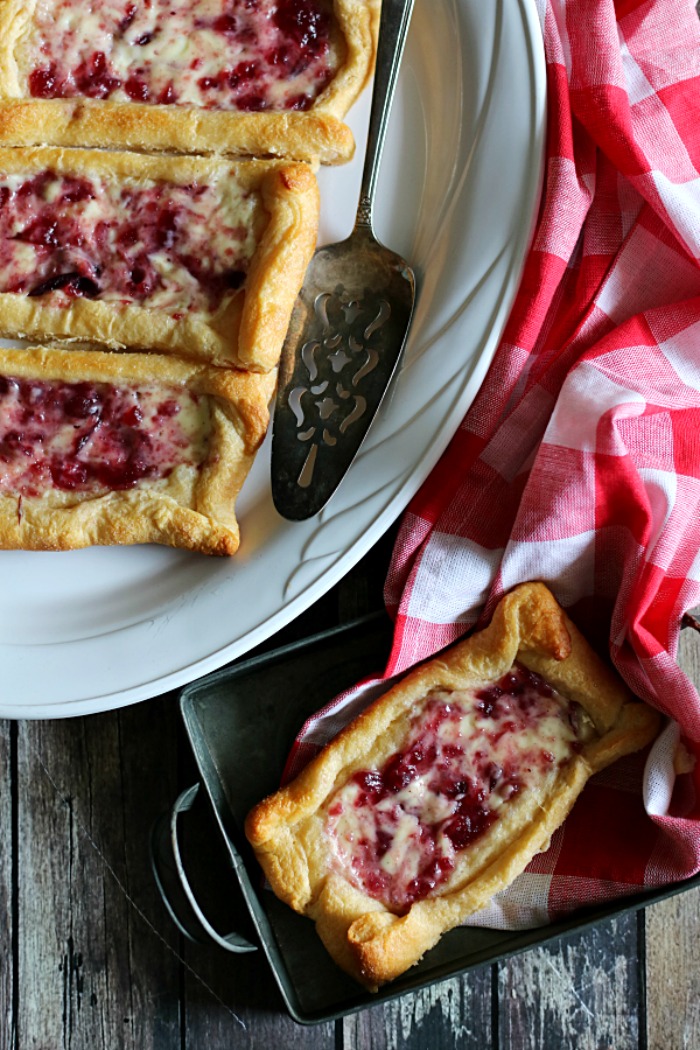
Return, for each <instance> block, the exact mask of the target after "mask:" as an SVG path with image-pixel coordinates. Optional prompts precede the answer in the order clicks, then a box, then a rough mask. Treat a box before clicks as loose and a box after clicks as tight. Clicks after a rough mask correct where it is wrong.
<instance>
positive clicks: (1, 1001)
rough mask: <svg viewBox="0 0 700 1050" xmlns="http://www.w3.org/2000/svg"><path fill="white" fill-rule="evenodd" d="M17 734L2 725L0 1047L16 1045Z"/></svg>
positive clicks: (0, 770) (0, 738)
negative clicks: (14, 775) (14, 778)
mask: <svg viewBox="0 0 700 1050" xmlns="http://www.w3.org/2000/svg"><path fill="white" fill-rule="evenodd" d="M15 748H16V730H15V727H14V726H13V725H12V724H11V723H10V722H2V723H0V828H2V835H0V946H2V954H1V955H0V1046H7V1047H8V1048H9V1047H12V1046H13V1045H14V1042H15V1021H16V1018H15V1010H14V1002H13V996H14V991H15V987H14V966H13V949H14V935H15V928H14V909H13V874H14V856H13V854H14V849H15V845H16V828H15V826H14V814H15V807H14V805H13V796H12V766H13V753H14V752H15Z"/></svg>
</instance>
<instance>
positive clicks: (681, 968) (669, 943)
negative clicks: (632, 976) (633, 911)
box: [646, 889, 700, 1050]
mask: <svg viewBox="0 0 700 1050" xmlns="http://www.w3.org/2000/svg"><path fill="white" fill-rule="evenodd" d="M646 984H647V1033H646V1034H647V1046H648V1050H695V1048H696V1047H698V1046H700V890H697V889H695V890H690V891H688V892H686V893H683V894H681V895H679V896H677V897H672V898H670V899H669V900H667V901H662V902H661V903H659V904H655V905H654V906H653V907H651V908H648V909H647V912H646Z"/></svg>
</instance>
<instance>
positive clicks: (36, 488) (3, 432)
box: [0, 376, 202, 496]
mask: <svg viewBox="0 0 700 1050" xmlns="http://www.w3.org/2000/svg"><path fill="white" fill-rule="evenodd" d="M187 403H196V398H195V397H194V395H190V394H189V393H187V392H182V391H178V393H177V394H176V395H175V394H173V395H172V396H166V397H165V398H164V397H163V391H162V390H161V391H151V390H150V389H147V390H145V391H139V390H136V389H134V388H131V387H116V386H112V385H110V384H107V383H88V382H81V383H61V382H58V381H39V380H27V379H18V378H13V377H8V376H2V377H0V491H5V492H11V493H13V494H14V495H21V496H37V495H41V494H42V492H43V491H45V490H46V489H47V488H55V489H61V490H63V491H69V492H72V491H90V492H96V491H103V490H123V489H130V488H133V487H134V486H135V485H136V484H138V482H139V481H142V480H144V479H154V478H162V477H167V476H168V475H169V474H170V473H171V472H172V470H173V468H174V467H175V466H176V465H177V464H178V463H181V462H193V461H195V460H197V461H198V459H199V458H201V454H202V453H201V451H200V452H197V451H196V450H195V449H194V447H193V446H192V444H191V442H189V440H188V438H187V436H186V434H185V432H184V431H183V429H182V426H181V425H180V423H179V422H178V418H177V417H178V415H179V413H180V411H181V409H182V407H183V405H185V404H187Z"/></svg>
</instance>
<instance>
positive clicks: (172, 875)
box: [151, 614, 700, 1024]
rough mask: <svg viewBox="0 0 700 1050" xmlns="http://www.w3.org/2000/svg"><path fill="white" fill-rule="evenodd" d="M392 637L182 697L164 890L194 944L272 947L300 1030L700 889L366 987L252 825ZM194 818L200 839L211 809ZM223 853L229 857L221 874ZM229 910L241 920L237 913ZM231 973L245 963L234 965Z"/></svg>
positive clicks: (264, 665) (352, 633)
mask: <svg viewBox="0 0 700 1050" xmlns="http://www.w3.org/2000/svg"><path fill="white" fill-rule="evenodd" d="M390 639H391V626H390V623H389V621H388V619H387V618H386V617H385V616H384V615H383V614H381V615H379V616H372V617H368V618H365V619H363V620H360V621H356V622H354V623H352V624H350V625H348V626H345V627H341V628H336V629H334V630H331V631H327V632H324V633H323V634H319V635H315V636H314V637H312V638H309V639H307V640H306V641H304V642H300V643H295V644H293V645H288V646H285V647H284V648H282V649H278V650H275V651H274V652H271V653H268V654H265V655H263V656H259V657H255V658H253V659H250V660H246V661H244V662H240V663H237V664H235V665H233V666H231V667H228V668H225V669H224V670H222V671H218V672H216V673H215V674H212V675H209V676H208V677H206V678H203V679H201V680H200V681H198V682H195V683H193V684H192V685H189V686H187V687H186V688H185V689H184V690H183V691H182V693H181V696H180V710H181V713H182V718H183V722H184V726H185V731H186V733H187V737H188V739H189V743H190V745H191V747H192V752H193V755H194V759H195V763H196V766H197V769H198V772H199V783H198V784H195V785H193V786H192V787H191V788H189V789H188V790H187V791H184V792H183V793H182V794H181V795H180V797H179V798H178V800H177V801H176V803H175V805H174V806H173V808H172V810H171V811H170V813H168V814H164V816H163V817H161V819H160V820H159V821H158V822H157V824H156V826H155V827H154V829H153V836H152V842H151V851H152V860H153V869H154V874H155V877H156V881H157V883H158V887H159V889H160V891H161V894H162V896H163V899H164V901H165V903H166V906H167V908H168V910H169V911H170V914H171V916H172V918H173V919H174V921H175V922H176V923H177V925H178V926H179V928H180V929H181V931H182V932H183V933H184V934H185V935H186V936H187V937H189V938H191V939H192V940H197V941H200V942H202V941H205V942H206V941H207V940H209V941H212V942H214V943H216V944H218V945H220V946H221V947H223V948H226V949H227V950H228V951H230V952H231V953H233V954H239V953H245V952H249V951H255V950H258V949H260V950H262V951H264V952H265V955H266V956H267V960H268V962H269V964H270V967H271V969H272V973H273V975H274V978H275V980H276V982H277V985H278V987H279V989H280V992H281V994H282V997H283V999H284V1002H285V1005H286V1007H287V1009H288V1010H289V1013H290V1014H291V1016H292V1017H293V1018H294V1020H296V1021H297V1022H299V1023H300V1024H314V1023H316V1022H320V1021H329V1020H333V1019H335V1018H338V1017H342V1016H343V1015H345V1014H348V1013H352V1012H354V1011H357V1010H361V1009H364V1008H365V1007H369V1006H372V1005H375V1004H376V1003H379V1002H383V1001H385V1000H388V999H393V998H396V997H397V996H399V995H402V994H403V993H405V992H409V991H415V990H416V989H418V988H422V987H425V986H427V985H431V984H434V983H436V982H437V981H442V980H445V979H446V978H449V977H454V976H456V975H458V974H462V973H465V972H466V971H468V970H471V969H473V968H475V967H478V966H483V965H486V964H489V963H493V962H497V961H498V960H500V959H503V958H505V957H506V956H509V955H513V954H515V953H517V952H522V951H525V950H527V949H528V948H532V947H535V946H538V945H541V944H544V943H546V942H548V941H550V940H552V939H554V938H557V937H559V936H561V935H562V934H566V933H571V932H574V931H579V930H581V929H583V928H584V927H586V926H590V925H592V924H594V923H596V922H599V921H600V920H602V919H604V918H608V917H611V916H614V915H620V914H622V913H623V912H626V911H630V910H633V909H637V908H641V907H645V906H646V905H648V904H652V903H654V902H655V901H658V900H661V899H663V898H664V897H668V896H671V895H672V894H674V893H677V892H679V891H681V890H683V889H687V888H690V887H691V886H694V885H698V884H700V876H697V877H695V878H692V879H688V880H686V881H685V882H683V883H681V884H676V885H673V886H670V887H666V888H664V889H663V890H661V891H659V890H656V891H648V892H645V893H640V894H638V895H635V896H634V897H629V898H626V899H625V900H624V901H623V902H622V903H620V902H619V901H618V902H616V903H613V904H609V905H606V906H599V907H596V908H594V909H590V910H587V911H585V912H582V913H578V914H577V915H575V916H573V917H571V918H567V919H565V920H562V921H560V922H557V923H554V924H552V925H549V926H547V927H541V928H538V929H535V930H525V931H519V932H507V931H501V930H487V929H479V928H470V927H463V928H460V929H456V930H452V931H451V932H450V933H448V934H446V935H445V936H444V937H443V938H442V939H441V941H440V943H439V944H438V945H437V946H436V947H435V948H433V950H432V951H430V952H428V953H427V954H426V955H425V957H424V958H423V960H422V961H421V962H420V963H419V964H418V965H417V966H414V967H413V968H412V969H410V970H409V971H408V972H407V973H406V974H404V975H403V976H402V977H400V978H399V979H398V980H396V981H393V982H392V983H391V984H389V985H387V986H385V987H384V988H382V989H381V990H380V991H379V992H378V993H376V994H374V995H372V994H370V993H369V992H366V991H364V990H363V989H362V988H360V987H359V986H358V985H357V984H356V983H355V982H354V981H352V980H351V979H350V978H349V977H347V976H346V975H345V974H344V973H342V971H340V970H339V969H337V967H336V966H335V964H334V963H333V962H332V961H331V959H330V957H329V956H328V955H327V953H326V951H325V949H324V948H323V946H322V944H321V942H320V940H319V939H318V937H317V936H316V932H315V930H314V925H313V923H312V922H311V921H310V920H308V919H305V918H303V917H302V916H299V915H297V914H296V913H294V912H293V911H291V909H289V908H288V907H286V906H285V905H283V904H282V903H281V902H280V901H278V900H277V898H276V897H275V896H274V894H273V893H272V892H271V891H270V890H269V889H268V888H266V887H265V885H264V883H263V880H262V876H261V873H260V869H259V868H258V866H257V864H256V862H255V859H254V857H253V855H252V851H251V850H250V847H249V846H248V844H247V842H246V841H245V838H244V835H243V832H242V827H243V821H244V819H245V816H246V814H247V813H248V811H249V810H250V809H251V807H252V806H253V805H254V803H256V802H257V801H259V800H260V799H261V798H263V797H264V796H265V795H267V794H269V793H270V792H272V791H274V790H275V789H276V788H277V787H278V786H279V778H280V774H281V772H282V769H283V767H284V763H285V760H286V757H287V754H288V752H289V748H290V745H291V743H292V741H293V740H294V737H295V736H296V734H297V732H298V730H299V729H300V727H301V726H302V724H303V723H304V721H305V720H306V718H307V717H308V716H309V715H310V714H312V713H313V712H314V711H317V710H318V709H319V708H320V707H322V706H323V705H324V704H325V703H327V702H328V701H329V700H331V699H332V698H333V697H334V696H335V695H336V694H337V693H339V692H340V691H341V690H343V689H345V688H347V687H349V686H351V685H353V684H354V683H355V682H356V681H358V680H359V679H360V678H363V677H365V676H367V675H369V674H372V673H373V672H376V671H381V669H382V667H383V665H384V663H385V660H386V657H387V654H388V651H389V645H390ZM202 789H203V790H202ZM203 798H204V799H205V800H208V806H207V808H209V809H210V811H211V815H210V816H209V819H211V818H212V817H213V821H214V823H215V826H216V827H217V828H218V837H220V840H221V843H222V844H223V849H221V845H220V844H218V843H213V842H212V841H211V836H210V837H209V840H208V845H207V844H205V845H204V846H203V847H202V846H201V845H200V847H199V848H198V849H196V850H194V851H193V854H195V855H196V854H198V855H199V859H200V862H201V866H202V868H203V870H204V873H205V874H204V877H203V878H200V879H199V881H198V883H197V884H196V886H195V879H194V877H193V869H194V868H195V867H196V865H193V864H191V863H190V861H191V858H190V857H189V855H188V854H187V853H186V852H184V851H183V850H182V848H181V839H182V837H183V833H184V832H185V829H186V825H187V823H188V818H187V817H186V816H184V814H186V813H187V812H188V811H189V810H190V809H192V808H193V807H195V808H196V807H198V806H202V799H203ZM189 820H190V823H192V824H194V825H196V826H197V827H198V829H199V834H200V840H201V837H202V827H203V815H202V813H201V812H200V814H199V815H198V817H197V819H196V820H195V819H194V818H193V817H190V818H189ZM181 825H182V826H181ZM205 843H206V833H205ZM215 847H216V848H217V849H219V850H220V851H221V853H222V856H223V857H224V858H225V861H222V862H221V863H219V865H218V874H216V878H213V877H212V868H213V864H212V855H213V853H214V852H215ZM183 852H184V857H183ZM192 859H194V858H192ZM231 867H232V868H233V871H231ZM214 868H215V869H216V866H214ZM222 898H223V899H225V901H226V904H227V905H229V906H230V905H231V904H232V903H233V904H234V909H233V914H234V916H235V918H234V919H233V922H234V923H235V929H234V930H233V931H232V932H227V933H225V934H222V933H220V932H219V931H218V930H217V928H216V925H217V924H216V922H215V921H214V920H213V919H212V912H213V911H216V901H217V900H218V901H219V902H221V900H222ZM225 910H226V911H227V913H228V921H229V922H230V921H232V920H231V908H230V907H227V908H226V909H225ZM231 965H232V966H235V965H241V961H238V962H236V960H234V959H232V960H231Z"/></svg>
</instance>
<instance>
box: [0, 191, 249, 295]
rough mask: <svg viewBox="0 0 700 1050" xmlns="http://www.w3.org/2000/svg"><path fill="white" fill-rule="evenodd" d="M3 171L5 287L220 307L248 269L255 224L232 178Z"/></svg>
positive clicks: (1, 287)
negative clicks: (168, 181) (180, 182)
mask: <svg viewBox="0 0 700 1050" xmlns="http://www.w3.org/2000/svg"><path fill="white" fill-rule="evenodd" d="M2 181H4V185H2V184H1V183H0V291H3V292H18V293H22V294H25V295H29V296H34V297H41V296H44V295H48V294H50V293H54V294H55V293H61V295H62V296H64V297H65V300H64V302H67V301H68V300H70V299H74V298H80V297H83V298H89V299H109V300H112V301H114V300H117V301H122V302H139V303H141V304H142V305H144V306H153V307H157V308H161V309H169V310H172V309H173V308H175V307H177V309H178V310H179V311H180V312H182V311H183V310H206V311H214V310H216V309H217V308H218V307H219V306H220V305H221V303H222V302H223V300H224V299H225V298H226V297H227V296H229V295H230V294H231V293H232V292H233V291H235V289H237V288H239V287H240V286H241V284H242V283H243V281H244V279H245V274H246V271H247V269H248V263H249V259H250V256H251V255H252V252H253V251H254V248H255V234H254V231H252V230H250V229H248V228H247V227H246V225H245V223H243V222H242V221H241V214H240V208H241V207H244V208H247V210H248V212H250V211H251V208H250V202H248V203H246V199H245V194H244V193H243V192H242V191H239V193H238V195H237V194H236V190H235V186H234V181H233V180H230V181H229V182H228V183H227V186H226V187H225V190H224V191H223V192H225V194H226V195H227V196H226V197H225V198H222V196H221V195H220V193H219V191H218V190H216V189H214V188H211V187H207V186H201V185H188V186H176V185H165V184H159V183H150V184H147V183H145V184H144V183H139V184H134V185H119V184H116V183H115V184H110V183H108V182H107V181H105V180H90V179H87V178H82V177H76V176H71V175H57V174H55V173H54V172H51V171H45V172H41V173H40V174H38V175H34V176H31V177H28V178H24V179H22V178H21V177H18V176H7V177H6V178H5V179H4V180H2ZM252 212H253V214H255V206H253V208H252Z"/></svg>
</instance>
